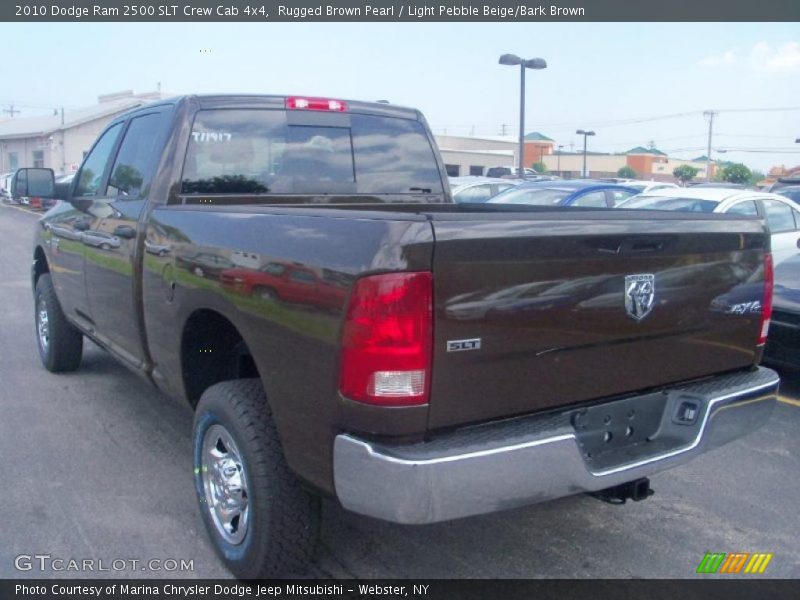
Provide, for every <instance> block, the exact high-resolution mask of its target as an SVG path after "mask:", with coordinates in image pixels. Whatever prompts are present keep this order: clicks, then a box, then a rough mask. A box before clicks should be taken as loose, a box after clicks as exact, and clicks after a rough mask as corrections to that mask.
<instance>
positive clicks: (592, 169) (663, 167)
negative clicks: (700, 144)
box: [543, 152, 714, 181]
mask: <svg viewBox="0 0 800 600" xmlns="http://www.w3.org/2000/svg"><path fill="white" fill-rule="evenodd" d="M639 157H640V155H638V154H629V153H625V154H598V153H592V152H588V153H587V154H586V169H587V171H588V172H589V177H617V171H619V170H620V169H621V168H622V167H625V166H628V167H631V168H632V169H633V170H634V171H635V172H636V177H637V178H638V179H643V180H652V181H675V177H674V176H673V175H672V171H674V170H675V168H676V167H679V166H681V165H689V166H692V167H694V168H695V169H697V175H696V176H695V179H698V180H699V179H703V178H705V176H706V165H707V163H706V162H705V161H698V160H683V159H680V158H671V157H669V156H667V155H663V156H658V157H657V158H658V159H657V160H645V161H639V160H637V159H638V158H639ZM543 162H544V164H545V165H547V170H548V172H549V173H552V174H554V175H560V176H562V177H567V178H577V177H580V176H581V172H582V170H583V154H582V153H577V152H575V153H566V154H561V155H558V154H554V155H549V156H545V157H544V160H543ZM713 166H714V163H713V162H712V169H713ZM712 173H713V171H712Z"/></svg>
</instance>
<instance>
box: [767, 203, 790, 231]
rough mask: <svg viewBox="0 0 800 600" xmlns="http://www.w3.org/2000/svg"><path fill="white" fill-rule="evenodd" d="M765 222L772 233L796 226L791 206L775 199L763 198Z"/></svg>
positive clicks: (788, 229)
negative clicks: (765, 213) (765, 214)
mask: <svg viewBox="0 0 800 600" xmlns="http://www.w3.org/2000/svg"><path fill="white" fill-rule="evenodd" d="M764 208H765V209H766V211H767V224H768V225H769V230H770V232H772V233H780V232H782V231H792V230H794V229H795V228H796V225H795V222H794V215H793V214H792V207H791V206H789V205H787V204H784V203H783V202H779V201H777V200H764Z"/></svg>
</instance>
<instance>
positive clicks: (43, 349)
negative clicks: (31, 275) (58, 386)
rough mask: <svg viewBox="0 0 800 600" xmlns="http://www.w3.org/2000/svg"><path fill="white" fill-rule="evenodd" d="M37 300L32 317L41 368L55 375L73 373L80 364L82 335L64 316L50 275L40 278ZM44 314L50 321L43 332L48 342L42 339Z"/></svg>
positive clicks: (37, 285)
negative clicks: (43, 367) (42, 311)
mask: <svg viewBox="0 0 800 600" xmlns="http://www.w3.org/2000/svg"><path fill="white" fill-rule="evenodd" d="M35 296H36V299H35V302H34V308H33V314H34V319H35V323H36V346H37V347H38V348H39V358H41V359H42V364H43V365H44V366H45V368H46V369H47V370H48V371H52V372H53V373H63V372H66V371H74V370H75V369H77V368H78V367H79V366H80V364H81V356H82V355H83V334H82V333H81V332H80V331H79V330H78V329H77V328H76V327H75V326H74V325H72V323H70V322H69V321H67V318H66V317H65V316H64V311H62V310H61V304H59V302H58V298H57V297H56V291H55V289H54V288H53V282H52V281H51V279H50V274H49V273H44V274H42V275H40V276H39V280H38V281H37V282H36V295H35ZM41 310H44V312H45V313H46V317H47V321H46V325H45V330H44V332H45V333H46V340H45V339H43V337H45V336H43V328H42V325H43V319H42V316H43V315H41V314H40V311H41Z"/></svg>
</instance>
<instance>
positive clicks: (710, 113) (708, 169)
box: [703, 110, 717, 181]
mask: <svg viewBox="0 0 800 600" xmlns="http://www.w3.org/2000/svg"><path fill="white" fill-rule="evenodd" d="M715 114H717V113H716V112H714V111H713V110H705V111H703V116H704V117H708V152H707V153H706V181H711V136H712V134H713V131H714V115H715Z"/></svg>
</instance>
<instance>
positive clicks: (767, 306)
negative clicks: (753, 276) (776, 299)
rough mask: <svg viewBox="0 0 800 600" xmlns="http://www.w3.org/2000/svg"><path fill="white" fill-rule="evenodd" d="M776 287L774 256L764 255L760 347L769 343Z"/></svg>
mask: <svg viewBox="0 0 800 600" xmlns="http://www.w3.org/2000/svg"><path fill="white" fill-rule="evenodd" d="M774 287H775V269H774V267H773V264H772V254H770V253H769V252H767V253H766V254H765V255H764V298H763V300H762V301H761V333H760V334H759V336H758V344H759V346H760V345H762V344H766V343H767V333H769V321H770V319H771V318H772V290H773V288H774Z"/></svg>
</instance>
